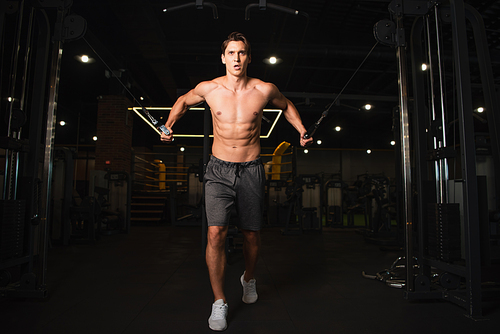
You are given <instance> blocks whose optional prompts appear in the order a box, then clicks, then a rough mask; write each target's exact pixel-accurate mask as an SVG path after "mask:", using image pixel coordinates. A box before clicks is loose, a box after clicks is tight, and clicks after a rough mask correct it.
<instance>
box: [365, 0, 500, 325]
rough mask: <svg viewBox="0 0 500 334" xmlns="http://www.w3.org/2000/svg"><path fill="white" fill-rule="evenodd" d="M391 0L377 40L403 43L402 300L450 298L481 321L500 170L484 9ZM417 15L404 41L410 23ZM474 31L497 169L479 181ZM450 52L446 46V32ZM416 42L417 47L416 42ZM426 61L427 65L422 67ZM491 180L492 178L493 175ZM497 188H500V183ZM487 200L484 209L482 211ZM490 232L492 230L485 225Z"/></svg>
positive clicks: (400, 50) (399, 47)
mask: <svg viewBox="0 0 500 334" xmlns="http://www.w3.org/2000/svg"><path fill="white" fill-rule="evenodd" d="M449 3H450V6H441V3H440V2H436V1H403V0H399V1H392V2H391V3H390V5H389V11H390V12H391V14H392V17H393V20H394V21H391V20H383V21H380V22H378V23H377V24H376V25H375V28H374V32H375V36H376V38H377V39H378V40H379V42H381V43H382V44H385V45H390V46H392V47H394V48H395V49H396V52H397V59H398V82H399V132H400V144H401V156H400V159H401V167H402V173H401V184H402V193H403V195H404V196H403V197H404V199H403V201H404V203H403V205H402V206H403V207H404V222H405V269H406V280H405V283H404V288H405V291H404V296H405V298H406V299H409V300H413V299H443V300H447V301H450V302H453V303H455V304H458V305H460V306H462V307H464V308H465V309H466V310H467V316H469V317H471V318H474V319H478V318H481V317H482V301H481V300H482V293H483V289H482V285H481V269H482V268H481V243H483V246H484V244H485V243H487V242H488V241H489V240H488V238H487V237H484V234H483V235H482V234H481V230H484V229H482V227H483V226H485V225H486V226H487V225H488V223H489V222H488V210H489V211H493V212H498V209H499V206H498V200H497V201H496V203H495V205H494V207H490V208H487V207H484V202H485V201H484V200H483V199H484V198H486V186H485V185H486V180H485V178H487V177H493V178H494V176H496V175H499V173H498V169H499V168H500V166H499V163H498V162H499V157H500V154H499V151H498V149H499V148H498V140H499V138H498V132H497V131H496V129H498V126H497V124H498V111H499V110H498V105H497V100H496V99H495V98H494V97H495V90H494V85H493V77H492V74H491V63H490V59H489V54H488V48H487V43H486V34H485V30H484V25H483V23H482V20H481V17H480V15H479V14H478V13H477V11H475V10H474V9H473V8H472V7H470V6H467V5H464V3H463V1H461V0H460V1H459V0H451V1H450V2H449ZM407 16H417V18H416V19H415V20H414V22H413V27H412V29H411V38H410V40H409V41H406V40H405V26H404V22H403V21H404V19H405V18H406V17H407ZM467 23H469V24H470V26H471V27H472V31H473V34H474V42H475V44H476V45H475V46H476V52H477V59H478V63H479V67H480V69H481V70H480V72H481V81H482V88H483V91H484V98H485V103H486V105H487V109H488V112H489V113H488V114H487V116H488V127H489V137H490V142H491V154H492V156H493V161H494V171H495V172H494V173H493V175H487V176H486V177H478V176H477V172H476V157H477V153H476V144H475V138H474V136H475V133H474V127H473V125H474V119H473V107H472V97H471V96H472V93H471V77H470V69H469V49H468V45H467V39H468V36H467V30H466V27H467ZM445 35H446V36H449V37H451V40H452V50H450V49H445V48H444V47H443V46H444V44H445V42H444V41H445V38H444V37H443V36H445ZM408 42H409V43H408ZM407 47H410V50H411V61H412V62H411V73H412V86H413V100H414V104H413V108H414V110H412V112H410V106H409V98H408V93H409V85H408V82H407V77H408V73H407V70H408V63H407V60H406V52H407ZM422 64H427V66H428V68H429V70H427V71H425V72H424V71H422V70H421V65H422ZM450 77H451V78H452V80H449V78H450ZM488 181H489V180H488ZM490 182H494V183H495V186H496V187H495V192H496V193H497V194H498V188H499V187H498V180H496V179H495V180H492V181H490ZM480 204H481V205H482V206H481V209H480ZM486 230H487V229H486Z"/></svg>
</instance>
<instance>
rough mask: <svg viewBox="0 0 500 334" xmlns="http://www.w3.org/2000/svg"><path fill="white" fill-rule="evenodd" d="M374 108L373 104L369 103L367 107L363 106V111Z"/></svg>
mask: <svg viewBox="0 0 500 334" xmlns="http://www.w3.org/2000/svg"><path fill="white" fill-rule="evenodd" d="M372 107H373V106H372V105H371V104H368V103H367V104H365V105H364V106H363V109H365V110H370V109H371V108H372Z"/></svg>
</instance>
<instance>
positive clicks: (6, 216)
mask: <svg viewBox="0 0 500 334" xmlns="http://www.w3.org/2000/svg"><path fill="white" fill-rule="evenodd" d="M24 210H25V201H24V200H0V218H1V219H2V222H1V223H0V261H4V260H8V259H11V258H18V257H21V256H22V255H23V240H24Z"/></svg>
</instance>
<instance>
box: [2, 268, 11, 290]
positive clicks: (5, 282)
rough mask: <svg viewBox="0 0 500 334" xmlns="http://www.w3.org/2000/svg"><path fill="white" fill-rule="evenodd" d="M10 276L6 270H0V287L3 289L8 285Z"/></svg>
mask: <svg viewBox="0 0 500 334" xmlns="http://www.w3.org/2000/svg"><path fill="white" fill-rule="evenodd" d="M11 279H12V276H11V275H10V272H9V271H7V270H0V287H5V286H7V285H9V283H10V280H11Z"/></svg>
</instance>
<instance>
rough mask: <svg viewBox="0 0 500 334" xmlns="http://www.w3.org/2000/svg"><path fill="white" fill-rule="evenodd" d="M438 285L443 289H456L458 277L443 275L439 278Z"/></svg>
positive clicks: (458, 281) (458, 282)
mask: <svg viewBox="0 0 500 334" xmlns="http://www.w3.org/2000/svg"><path fill="white" fill-rule="evenodd" d="M439 283H440V284H441V286H442V287H443V288H445V289H456V288H458V286H459V284H460V277H458V276H457V275H453V274H450V273H443V274H441V276H440V277H439Z"/></svg>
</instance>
